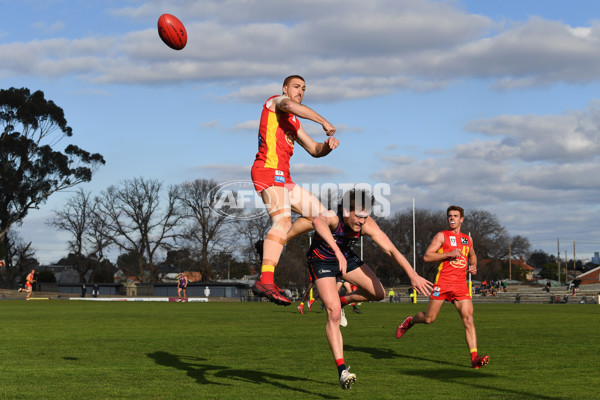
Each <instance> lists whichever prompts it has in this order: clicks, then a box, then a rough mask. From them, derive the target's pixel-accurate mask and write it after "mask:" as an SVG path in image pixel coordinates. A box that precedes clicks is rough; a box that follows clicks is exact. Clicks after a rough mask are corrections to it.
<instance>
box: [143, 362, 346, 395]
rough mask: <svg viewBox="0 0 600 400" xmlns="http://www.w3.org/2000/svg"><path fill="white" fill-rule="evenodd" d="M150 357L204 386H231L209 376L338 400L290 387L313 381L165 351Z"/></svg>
mask: <svg viewBox="0 0 600 400" xmlns="http://www.w3.org/2000/svg"><path fill="white" fill-rule="evenodd" d="M148 357H150V358H151V359H153V360H154V361H155V362H156V363H157V364H158V365H162V366H165V367H170V368H176V369H179V370H181V371H185V372H186V373H187V375H188V376H189V377H190V378H192V379H194V380H195V381H196V382H198V383H199V384H202V385H220V386H223V385H225V386H231V384H228V383H220V382H216V381H215V380H214V379H213V380H211V379H209V378H208V377H207V374H208V375H210V376H212V377H214V378H221V379H229V380H234V381H242V382H247V383H251V384H255V385H265V384H266V385H272V386H274V387H276V388H279V389H285V390H291V391H294V392H298V393H303V394H306V395H312V396H319V397H322V398H324V399H336V398H337V397H332V396H328V395H324V394H322V393H316V392H311V391H309V390H304V389H301V388H298V387H294V386H291V385H289V383H290V382H309V383H310V382H317V381H314V380H312V379H307V378H300V377H297V376H291V375H281V374H275V373H270V372H263V371H256V370H244V369H232V368H230V367H228V366H225V365H212V364H207V363H205V361H206V359H205V358H200V357H191V356H180V355H176V354H171V353H167V352H164V351H156V352H154V353H150V354H148ZM318 383H322V382H318Z"/></svg>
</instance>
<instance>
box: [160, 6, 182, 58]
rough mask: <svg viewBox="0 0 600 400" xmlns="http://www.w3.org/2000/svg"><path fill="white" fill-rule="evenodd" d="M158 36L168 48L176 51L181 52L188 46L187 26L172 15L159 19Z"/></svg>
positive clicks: (164, 15)
mask: <svg viewBox="0 0 600 400" xmlns="http://www.w3.org/2000/svg"><path fill="white" fill-rule="evenodd" d="M158 36H160V38H161V39H162V41H163V42H165V44H166V45H167V46H169V47H170V48H172V49H175V50H181V49H183V48H184V47H185V45H186V44H187V32H186V30H185V26H183V24H182V23H181V21H180V20H179V19H178V18H177V17H175V16H174V15H171V14H163V15H161V16H160V18H158Z"/></svg>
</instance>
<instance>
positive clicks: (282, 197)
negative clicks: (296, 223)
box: [252, 186, 292, 305]
mask: <svg viewBox="0 0 600 400" xmlns="http://www.w3.org/2000/svg"><path fill="white" fill-rule="evenodd" d="M261 196H262V199H263V202H264V203H265V207H266V209H267V212H268V213H269V216H270V217H271V222H272V225H271V228H270V229H269V231H268V232H267V235H266V236H265V240H264V243H263V259H262V267H261V275H260V278H259V280H258V281H257V282H256V283H255V284H254V286H253V287H252V291H253V292H254V293H255V294H258V295H260V296H265V297H267V298H268V299H269V300H270V301H272V302H274V303H276V304H280V305H290V304H291V300H290V299H288V298H287V297H285V296H284V295H283V294H281V293H280V289H279V288H278V287H277V286H276V285H275V283H274V279H273V278H274V273H275V268H276V267H277V263H278V262H279V257H280V256H281V252H282V250H283V246H284V245H285V243H286V242H287V233H288V231H289V230H290V228H291V226H292V214H291V209H290V196H289V191H288V189H287V188H285V187H280V186H270V187H268V188H266V189H264V190H263V191H262V192H261Z"/></svg>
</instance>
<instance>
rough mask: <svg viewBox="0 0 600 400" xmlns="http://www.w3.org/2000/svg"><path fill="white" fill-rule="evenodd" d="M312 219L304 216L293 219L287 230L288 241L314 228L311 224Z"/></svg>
mask: <svg viewBox="0 0 600 400" xmlns="http://www.w3.org/2000/svg"><path fill="white" fill-rule="evenodd" d="M294 211H295V210H294ZM313 219H314V218H311V219H308V218H306V217H300V218H297V219H296V220H295V221H294V223H293V224H292V227H291V228H290V231H289V232H288V236H287V240H288V242H289V241H290V240H292V239H295V238H297V237H299V236H302V235H304V234H306V233H308V232H310V231H312V230H314V229H315V228H314V227H313V224H312V220H313Z"/></svg>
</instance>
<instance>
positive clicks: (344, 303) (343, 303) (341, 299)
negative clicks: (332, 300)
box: [340, 296, 349, 307]
mask: <svg viewBox="0 0 600 400" xmlns="http://www.w3.org/2000/svg"><path fill="white" fill-rule="evenodd" d="M340 302H341V303H342V307H344V306H347V305H348V304H349V303H348V300H346V296H342V297H340Z"/></svg>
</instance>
